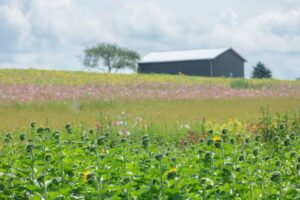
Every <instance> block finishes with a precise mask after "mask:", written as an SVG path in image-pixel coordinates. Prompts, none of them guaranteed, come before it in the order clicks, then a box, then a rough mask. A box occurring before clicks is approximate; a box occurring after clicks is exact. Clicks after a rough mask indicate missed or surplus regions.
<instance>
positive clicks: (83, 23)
mask: <svg viewBox="0 0 300 200" xmlns="http://www.w3.org/2000/svg"><path fill="white" fill-rule="evenodd" d="M172 2H173V3H172ZM299 2H300V1H298V0H266V1H263V2H260V3H258V2H252V1H251V2H250V1H249V2H245V1H238V0H227V1H226V2H225V1H224V2H223V1H222V2H219V1H217V0H212V1H210V2H207V1H198V0H197V1H196V0H188V2H187V3H184V4H183V3H182V2H174V1H170V0H166V1H163V2H162V1H159V0H153V1H146V2H145V1H144V2H141V1H138V0H128V1H126V2H124V1H120V0H115V1H104V0H101V1H100V0H91V1H88V2H87V1H83V0H43V1H41V0H23V1H22V0H11V1H6V2H5V3H2V4H1V3H0V26H1V25H2V27H3V28H4V30H2V33H0V36H1V37H5V38H6V39H7V40H6V41H9V42H4V43H3V42H2V44H0V58H1V57H2V58H4V57H5V58H7V57H10V59H8V60H6V61H0V65H1V63H2V64H3V63H10V64H11V65H23V66H24V65H26V66H35V67H36V66H40V65H43V66H46V65H47V66H50V67H54V68H56V67H57V66H66V67H62V68H63V69H66V68H72V69H81V68H82V67H81V64H80V62H78V58H77V56H78V55H80V54H81V53H82V50H83V49H84V48H85V47H86V46H90V45H93V44H95V43H97V42H101V41H109V42H117V43H119V44H121V45H123V46H126V47H129V48H133V49H135V50H137V51H139V52H142V53H147V52H149V51H153V50H155V51H158V50H174V49H175V50H176V49H194V48H209V47H212V48H213V47H228V46H231V47H234V48H236V49H237V50H238V51H240V52H241V54H242V55H243V56H245V57H246V58H247V59H248V60H249V63H248V64H247V65H248V67H247V68H248V69H249V66H252V65H253V64H254V63H255V62H257V61H258V60H262V61H266V62H267V63H266V64H268V65H269V67H271V68H272V67H273V68H274V71H275V74H276V76H277V77H281V78H291V77H292V78H293V77H294V76H300V69H299V68H297V67H296V66H295V62H300V61H299V59H298V57H300V3H299ZM13 41H16V42H15V44H14V42H13ZM1 45H2V46H1ZM5 45H6V48H10V47H12V46H14V48H12V49H13V50H12V51H15V52H11V53H7V52H5V55H4V53H3V52H2V56H1V49H4V47H5ZM22 52H23V53H22ZM24 52H25V53H24ZM294 55H297V56H294ZM272 57H274V59H272ZM278 58H280V59H278ZM279 63H280V66H278V64H279ZM282 66H285V70H286V71H283V70H281V69H280V67H281V68H282ZM248 71H249V70H248ZM297 73H298V75H297ZM289 74H291V75H292V76H290V75H289Z"/></svg>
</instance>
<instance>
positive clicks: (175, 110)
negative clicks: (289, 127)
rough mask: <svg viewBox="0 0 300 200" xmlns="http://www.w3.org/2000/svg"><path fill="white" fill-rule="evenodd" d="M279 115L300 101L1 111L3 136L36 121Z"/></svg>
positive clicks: (96, 104)
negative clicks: (263, 109) (122, 116)
mask: <svg viewBox="0 0 300 200" xmlns="http://www.w3.org/2000/svg"><path fill="white" fill-rule="evenodd" d="M267 106H269V108H270V110H271V111H272V112H273V113H275V112H280V113H282V112H289V113H293V112H297V111H300V101H299V98H279V97H278V98H252V99H240V98H233V99H200V100H192V99H190V100H189V99H187V100H156V99H154V100H130V101H126V100H115V101H91V102H85V101H83V102H65V103H55V102H52V103H47V104H40V105H37V104H13V105H5V106H4V105H3V106H1V107H0V121H1V126H0V132H5V131H9V130H15V129H20V128H21V129H22V127H26V126H27V125H28V124H30V123H31V122H32V121H35V122H37V123H39V124H43V125H45V126H46V125H49V126H51V127H54V128H61V127H63V126H64V124H66V123H67V122H72V123H74V124H81V123H84V124H86V125H88V126H94V125H95V124H96V123H97V121H99V117H100V115H103V116H106V115H109V116H110V117H112V118H114V117H116V116H118V115H119V114H120V113H122V112H125V113H127V114H128V115H129V118H130V119H131V120H134V119H135V118H136V117H142V118H143V119H145V120H146V121H148V122H154V123H160V124H161V123H163V124H172V123H175V122H176V121H178V122H181V123H193V122H195V121H197V120H198V121H199V120H202V119H203V118H206V119H207V120H209V121H215V122H218V123H219V122H220V123H221V122H225V121H227V120H228V119H229V118H234V119H238V120H240V121H242V122H250V121H255V120H257V119H258V117H259V110H260V108H261V107H267Z"/></svg>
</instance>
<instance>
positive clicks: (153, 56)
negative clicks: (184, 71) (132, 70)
mask: <svg viewBox="0 0 300 200" xmlns="http://www.w3.org/2000/svg"><path fill="white" fill-rule="evenodd" d="M228 50H233V49H232V48H220V49H198V50H188V51H168V52H153V53H149V54H147V55H146V56H144V57H143V58H142V60H141V61H140V62H139V63H157V62H176V61H190V60H212V59H215V58H216V57H218V56H219V55H221V54H223V53H224V52H226V51H228ZM233 51H234V50H233ZM234 52H235V53H236V54H237V56H239V57H240V58H241V59H243V60H244V61H246V60H245V59H244V58H243V57H242V56H240V55H239V54H238V53H237V52H236V51H234Z"/></svg>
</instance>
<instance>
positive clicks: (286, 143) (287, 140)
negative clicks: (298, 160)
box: [284, 138, 291, 147]
mask: <svg viewBox="0 0 300 200" xmlns="http://www.w3.org/2000/svg"><path fill="white" fill-rule="evenodd" d="M290 144H291V141H290V139H289V138H286V139H285V140H284V146H286V147H287V146H289V145H290Z"/></svg>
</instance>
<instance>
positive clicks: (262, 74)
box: [252, 62, 272, 78]
mask: <svg viewBox="0 0 300 200" xmlns="http://www.w3.org/2000/svg"><path fill="white" fill-rule="evenodd" d="M252 78H272V71H271V70H270V69H268V68H267V67H266V66H265V64H264V63H262V62H258V63H257V64H256V66H254V67H253V71H252Z"/></svg>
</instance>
